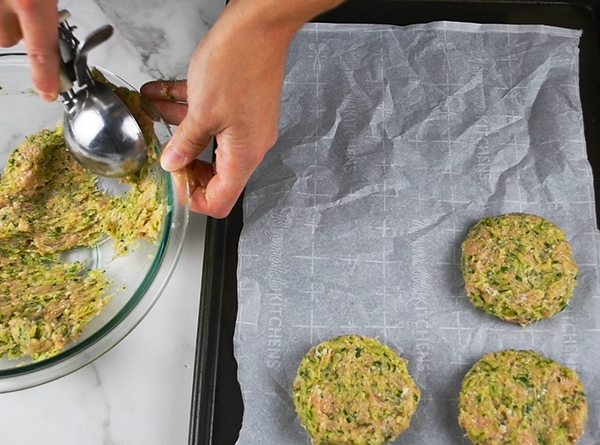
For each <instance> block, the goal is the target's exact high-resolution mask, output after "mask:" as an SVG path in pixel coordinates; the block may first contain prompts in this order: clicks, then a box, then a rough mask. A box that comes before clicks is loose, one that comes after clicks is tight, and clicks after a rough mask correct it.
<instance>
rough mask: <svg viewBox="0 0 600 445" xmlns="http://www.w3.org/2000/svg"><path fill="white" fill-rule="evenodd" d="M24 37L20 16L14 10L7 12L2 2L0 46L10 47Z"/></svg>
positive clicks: (0, 10) (0, 5) (0, 9)
mask: <svg viewBox="0 0 600 445" xmlns="http://www.w3.org/2000/svg"><path fill="white" fill-rule="evenodd" d="M22 38H23V35H22V34H21V27H20V26H19V18H18V17H17V15H16V14H14V13H12V12H7V11H6V12H5V11H4V10H3V8H2V3H0V46H1V47H3V48H8V47H10V46H13V45H16V44H17V43H19V41H20V40H21V39H22Z"/></svg>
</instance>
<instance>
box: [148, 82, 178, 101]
mask: <svg viewBox="0 0 600 445" xmlns="http://www.w3.org/2000/svg"><path fill="white" fill-rule="evenodd" d="M141 93H142V95H144V96H146V97H147V98H148V99H150V100H152V101H154V100H169V101H182V102H185V101H187V81H185V80H154V81H152V82H148V83H146V84H144V85H143V86H142V88H141Z"/></svg>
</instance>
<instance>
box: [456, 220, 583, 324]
mask: <svg viewBox="0 0 600 445" xmlns="http://www.w3.org/2000/svg"><path fill="white" fill-rule="evenodd" d="M462 273H463V277H464V280H465V288H466V291H467V295H468V297H469V299H470V300H471V301H472V302H473V304H475V306H477V307H479V308H481V309H483V310H484V311H486V312H488V313H490V314H492V315H495V316H497V317H499V318H501V319H503V320H506V321H509V322H513V323H518V324H521V325H526V324H528V323H531V322H532V321H535V320H539V319H541V318H547V317H551V316H552V315H554V314H555V313H557V312H560V311H562V310H563V309H564V308H565V307H566V305H567V303H568V302H569V299H570V298H571V296H572V295H573V289H574V288H575V285H576V282H577V273H578V267H577V264H576V263H575V261H574V260H573V254H572V250H571V246H570V245H569V243H568V242H567V240H566V238H565V234H564V232H563V231H562V230H561V229H560V228H559V227H558V226H557V225H556V224H554V223H552V222H550V221H548V220H547V219H544V218H542V217H541V216H537V215H530V214H526V213H509V214H505V215H500V216H497V217H493V218H483V219H482V220H481V221H479V222H478V223H477V224H476V225H475V226H474V227H473V228H471V230H470V231H469V233H468V235H467V237H466V239H465V240H464V242H463V244H462Z"/></svg>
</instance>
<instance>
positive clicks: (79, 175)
mask: <svg viewBox="0 0 600 445" xmlns="http://www.w3.org/2000/svg"><path fill="white" fill-rule="evenodd" d="M121 94H126V95H127V96H128V97H129V100H127V101H126V103H128V105H129V106H130V107H132V111H133V112H134V114H136V115H139V114H140V108H139V106H137V108H135V107H136V105H135V101H136V100H137V102H138V104H139V95H138V94H137V93H135V92H129V91H128V90H126V91H122V92H121ZM136 96H137V99H135V97H136ZM150 124H151V123H150ZM146 125H147V123H146ZM146 125H144V126H146ZM145 130H146V131H148V130H149V129H148V128H147V127H146V128H145ZM146 134H148V133H146ZM152 138H153V137H152V136H149V137H147V139H148V141H152V142H153V139H152ZM155 146H156V145H151V146H150V148H149V149H151V150H152V153H154V147H155ZM155 160H156V156H155V155H154V156H153V157H152V159H151V160H150V162H149V163H148V165H146V166H145V167H144V168H143V169H142V171H141V172H139V173H137V174H135V175H132V176H130V177H128V178H125V179H124V181H125V182H127V183H129V184H130V185H131V190H130V191H129V192H128V193H127V194H125V195H122V196H114V195H109V194H107V193H106V192H104V191H102V190H100V189H99V188H98V187H97V185H96V180H97V178H96V176H94V175H93V174H91V173H90V172H88V171H87V170H85V169H84V168H82V167H81V166H80V165H79V164H78V163H77V162H76V161H75V160H74V159H73V158H72V157H71V155H70V153H69V151H68V149H67V147H66V145H65V141H64V138H63V132H62V127H61V126H60V125H59V126H58V127H57V128H56V129H54V130H49V129H46V130H42V131H40V132H39V133H37V134H34V135H32V136H30V137H28V138H27V139H26V141H25V142H24V143H23V144H21V145H20V146H19V147H18V148H16V149H15V150H14V152H13V153H12V154H11V156H10V157H9V159H8V163H7V166H6V169H5V171H4V173H3V174H2V176H1V177H0V357H2V356H6V355H7V356H8V357H10V358H19V357H24V356H30V357H32V358H33V359H34V360H38V359H42V358H47V357H50V356H52V355H55V354H57V353H59V352H60V351H62V350H63V348H64V347H65V345H66V344H67V343H68V342H71V341H74V340H75V339H77V337H78V336H79V335H80V334H81V332H82V330H83V328H84V327H85V326H86V324H87V323H88V322H89V321H90V319H91V318H92V317H94V316H95V315H96V314H98V313H99V312H100V311H101V310H102V309H103V308H104V307H105V306H106V304H107V303H108V302H109V300H110V297H111V296H110V295H107V294H106V291H107V289H108V287H109V284H110V282H109V279H108V278H107V277H106V276H105V273H104V271H103V270H89V268H87V267H86V265H85V264H82V263H80V262H71V263H67V262H64V261H62V260H61V253H63V252H66V251H68V250H70V249H73V248H76V247H92V246H94V245H96V244H97V243H99V242H100V241H102V240H104V239H105V238H106V237H107V236H110V237H112V238H113V239H114V240H113V243H114V250H115V255H117V256H118V255H124V254H126V253H127V252H128V251H129V249H130V248H131V247H132V245H133V244H134V243H135V242H136V241H137V240H139V239H144V240H148V241H151V242H154V241H156V240H157V238H158V236H159V233H160V230H161V227H162V222H163V219H164V216H165V212H166V203H164V199H162V198H161V183H160V181H161V180H158V179H157V178H156V175H152V174H151V170H152V164H154V163H155Z"/></svg>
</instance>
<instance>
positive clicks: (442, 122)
mask: <svg viewBox="0 0 600 445" xmlns="http://www.w3.org/2000/svg"><path fill="white" fill-rule="evenodd" d="M578 39H579V33H578V32H577V31H571V30H566V29H559V28H551V27H544V26H511V25H476V24H457V23H449V22H441V23H434V24H429V25H422V26H410V27H405V28H400V27H390V26H381V25H326V24H311V25H307V26H306V27H305V28H304V29H303V31H302V32H301V33H300V34H299V35H298V36H297V38H296V39H295V41H294V43H293V46H292V49H291V51H290V55H289V58H288V67H287V74H286V82H285V86H284V96H283V105H282V117H281V125H280V139H279V142H278V144H277V145H276V147H274V148H273V149H272V150H271V151H270V152H269V154H268V155H267V157H266V158H265V161H264V162H263V164H262V165H261V167H259V169H258V170H257V171H256V173H255V175H254V176H253V178H252V179H251V181H250V182H249V184H248V187H247V190H246V195H245V200H244V230H243V232H242V236H241V238H240V244H239V259H238V298H239V301H238V305H239V306H238V316H237V324H236V331H235V337H234V346H235V353H236V359H237V361H238V364H239V381H240V384H241V389H242V395H243V400H244V420H243V425H242V430H241V432H240V438H239V441H238V443H240V444H244V445H246V444H253V443H260V444H271V443H273V444H275V443H277V444H279V443H290V444H294V443H299V444H300V443H308V439H307V437H306V434H305V433H304V431H303V429H302V427H301V426H300V425H299V422H298V420H297V417H296V415H295V411H294V407H293V403H292V399H291V386H292V382H293V379H294V376H295V372H296V368H297V366H298V364H299V362H300V359H301V357H302V355H303V354H304V353H305V352H306V351H307V350H308V349H309V348H310V347H311V346H313V345H314V344H317V343H319V342H320V341H323V340H325V339H328V338H331V337H333V336H335V335H340V334H345V333H356V334H361V335H369V336H372V337H377V338H379V339H380V340H382V341H383V342H385V343H387V344H389V345H391V346H392V347H394V348H395V349H396V350H397V351H398V352H399V353H400V354H401V355H402V356H403V357H404V358H406V359H407V360H408V361H409V371H410V372H411V374H412V375H413V377H415V380H416V382H417V384H418V385H419V387H420V388H421V391H422V396H423V398H422V401H421V403H420V405H419V408H418V410H417V412H416V414H415V416H414V418H413V422H412V424H411V427H410V428H409V429H408V430H407V431H405V432H404V433H403V434H402V435H401V436H400V437H399V438H398V439H397V440H396V441H395V442H394V443H398V444H418V443H428V444H444V445H445V444H453V443H457V444H458V443H468V440H467V439H465V438H464V432H463V431H462V430H461V429H460V428H459V426H458V424H457V421H456V418H457V414H458V412H457V397H458V393H459V391H460V382H461V380H462V377H463V376H464V373H465V372H466V371H467V370H468V368H469V367H470V366H471V365H472V364H473V363H474V362H475V361H476V360H478V359H479V358H480V357H481V356H482V355H483V354H485V353H487V352H490V351H494V350H498V349H505V348H521V349H525V348H527V349H535V350H537V351H538V352H540V353H542V354H545V355H547V356H550V357H552V358H554V359H557V360H559V361H560V362H561V363H563V364H565V365H568V366H571V367H573V368H574V369H576V370H577V371H578V372H579V374H580V376H581V378H582V380H583V381H584V384H585V386H586V390H587V392H588V397H589V399H590V402H591V403H590V421H589V422H588V425H587V431H586V434H585V436H584V438H583V439H582V441H581V442H580V443H582V444H593V443H595V442H596V441H597V440H598V438H599V436H600V428H599V425H598V412H597V411H598V410H597V405H596V404H595V403H594V400H597V399H598V393H597V391H598V390H597V389H596V388H600V386H599V385H598V383H599V382H598V377H599V375H598V372H597V371H595V369H596V367H597V365H598V363H599V362H600V352H597V351H596V348H595V344H596V343H597V341H598V340H599V338H598V336H600V329H598V328H599V326H598V322H597V317H596V316H595V314H596V313H597V311H598V308H597V306H598V304H600V301H599V300H600V292H599V289H598V282H599V280H598V233H597V230H596V220H595V215H594V205H595V204H594V200H593V184H592V175H591V169H590V166H589V163H588V162H587V159H586V150H585V141H584V136H583V124H582V114H581V105H580V101H579V88H578V48H577V45H578ZM509 211H524V212H531V213H537V214H540V215H542V216H545V217H547V218H549V219H551V220H552V221H554V222H556V223H557V224H559V225H560V226H561V227H562V228H563V229H564V230H565V232H566V233H567V237H568V238H569V240H570V241H571V243H572V245H573V249H574V251H575V259H576V260H577V262H578V264H579V266H580V277H579V283H578V286H577V288H576V291H575V295H574V297H573V299H572V300H571V304H570V306H569V307H568V308H567V309H566V310H565V311H563V312H562V313H561V314H558V315H557V316H555V317H554V318H552V319H549V320H542V321H540V322H538V323H535V324H532V325H530V326H528V327H525V328H523V327H520V326H514V325H510V324H508V323H505V322H501V321H499V320H496V319H494V318H493V317H491V316H489V315H487V314H485V313H483V312H482V311H479V310H477V309H475V308H474V307H473V306H472V305H471V303H470V302H469V301H468V299H467V298H466V296H465V294H464V285H463V281H462V278H461V275H460V242H461V241H462V239H463V238H464V236H465V235H466V232H467V230H468V229H469V228H470V227H471V226H472V225H473V224H474V223H475V222H476V221H477V220H478V219H479V218H481V217H482V216H485V215H494V214H499V213H504V212H509Z"/></svg>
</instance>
